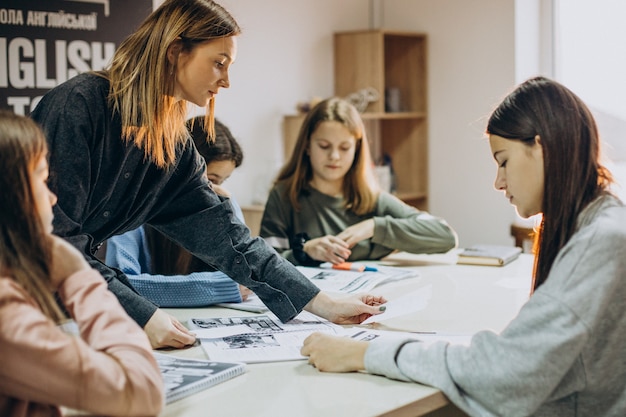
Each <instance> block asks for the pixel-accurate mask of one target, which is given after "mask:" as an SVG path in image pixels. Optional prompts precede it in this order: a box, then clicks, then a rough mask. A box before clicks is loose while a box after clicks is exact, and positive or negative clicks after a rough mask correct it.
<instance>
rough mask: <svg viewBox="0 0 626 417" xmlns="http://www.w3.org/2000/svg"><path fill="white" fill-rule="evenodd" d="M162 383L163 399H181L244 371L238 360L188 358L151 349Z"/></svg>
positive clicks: (170, 400) (243, 365)
mask: <svg viewBox="0 0 626 417" xmlns="http://www.w3.org/2000/svg"><path fill="white" fill-rule="evenodd" d="M153 354H154V357H155V358H156V360H157V363H158V364H159V368H160V369H161V375H162V376H163V382H164V385H165V403H166V404H169V403H171V402H173V401H176V400H180V399H181V398H185V397H187V396H189V395H191V394H194V393H196V392H199V391H202V390H205V389H207V388H209V387H212V386H213V385H216V384H219V383H220V382H224V381H226V380H229V379H231V378H234V377H236V376H237V375H241V374H243V373H244V372H245V371H246V365H245V364H244V363H240V362H218V361H210V360H203V359H188V358H181V357H180V356H173V355H166V354H164V353H158V352H153Z"/></svg>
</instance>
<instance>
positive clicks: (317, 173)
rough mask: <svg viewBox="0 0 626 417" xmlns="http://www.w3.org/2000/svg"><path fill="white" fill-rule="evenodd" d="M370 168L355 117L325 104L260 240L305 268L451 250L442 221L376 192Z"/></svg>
mask: <svg viewBox="0 0 626 417" xmlns="http://www.w3.org/2000/svg"><path fill="white" fill-rule="evenodd" d="M372 166H373V163H372V160H371V156H370V150H369V145H368V141H367V137H366V133H365V128H364V126H363V121H362V120H361V117H360V115H359V113H358V111H357V110H356V109H355V108H354V106H352V105H351V104H350V103H348V102H347V101H345V100H342V99H340V98H330V99H327V100H324V101H322V102H321V103H319V104H318V105H316V106H315V107H314V108H313V109H312V110H311V111H310V112H309V113H308V115H307V117H306V119H305V120H304V123H303V125H302V127H301V129H300V133H299V135H298V140H297V142H296V145H295V148H294V151H293V154H292V156H291V159H290V160H289V161H288V162H287V163H286V164H285V166H284V167H283V168H282V170H281V171H280V173H279V175H278V178H277V180H276V183H275V185H274V188H273V189H272V190H271V192H270V196H269V199H268V201H267V204H266V206H265V212H264V214H263V220H262V223H261V237H263V238H265V240H266V241H267V242H268V243H270V244H271V245H272V246H273V247H274V249H276V250H277V251H278V252H280V253H282V255H283V256H284V257H285V258H287V259H289V260H290V261H291V262H292V263H294V264H303V265H315V264H317V263H320V262H332V263H335V264H336V263H341V262H344V261H348V260H349V261H357V260H364V259H380V258H382V257H384V256H386V255H388V254H390V253H391V252H393V251H394V250H402V251H407V252H412V253H434V252H446V251H448V250H450V249H452V248H454V247H455V246H456V242H457V237H456V233H455V232H454V230H452V228H451V227H450V226H449V225H448V224H447V223H446V222H445V221H444V220H442V219H439V218H436V217H434V216H432V215H430V214H429V213H427V212H424V211H419V210H417V209H415V208H414V207H411V206H408V205H407V204H405V203H403V202H402V201H400V200H399V199H398V198H396V197H394V196H393V195H391V194H389V193H386V192H383V191H381V190H380V189H379V187H378V184H377V181H376V179H375V177H374V175H373V170H372Z"/></svg>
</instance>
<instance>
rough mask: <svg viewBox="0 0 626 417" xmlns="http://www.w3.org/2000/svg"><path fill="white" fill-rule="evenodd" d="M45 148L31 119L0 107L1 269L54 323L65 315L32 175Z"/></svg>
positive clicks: (42, 135) (41, 133)
mask: <svg viewBox="0 0 626 417" xmlns="http://www.w3.org/2000/svg"><path fill="white" fill-rule="evenodd" d="M46 154H47V145H46V139H45V137H44V134H43V132H42V131H41V129H40V128H39V126H37V124H36V123H35V122H34V121H33V120H32V119H29V118H27V117H24V116H18V115H15V114H14V113H12V112H9V111H7V110H0V166H1V167H2V175H0V190H2V198H0V274H2V275H3V276H8V277H11V278H12V279H13V280H15V281H16V282H17V283H18V284H19V285H20V286H22V287H23V288H24V289H25V290H26V292H28V294H30V296H31V297H33V298H34V299H35V301H36V302H37V304H39V307H40V308H41V310H42V311H43V312H44V314H45V315H46V316H48V317H50V318H51V319H52V320H53V321H54V322H56V323H58V322H60V321H62V320H63V319H64V318H65V317H64V315H63V313H61V310H60V308H59V306H58V305H57V302H56V300H55V299H54V297H53V289H52V286H51V284H50V265H51V262H52V248H51V243H50V239H49V237H48V235H47V233H46V232H45V229H44V227H43V224H42V223H41V221H40V217H39V212H38V210H37V206H36V202H35V198H34V196H33V192H32V186H31V181H30V176H31V173H32V172H33V171H34V170H35V167H36V165H37V162H38V161H39V159H40V158H41V157H42V156H45V155H46Z"/></svg>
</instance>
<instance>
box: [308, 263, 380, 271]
mask: <svg viewBox="0 0 626 417" xmlns="http://www.w3.org/2000/svg"><path fill="white" fill-rule="evenodd" d="M320 268H327V269H339V270H342V271H357V272H363V271H365V272H378V268H376V267H373V266H369V265H363V264H358V263H354V262H342V263H340V264H331V263H330V262H324V263H323V264H321V265H320Z"/></svg>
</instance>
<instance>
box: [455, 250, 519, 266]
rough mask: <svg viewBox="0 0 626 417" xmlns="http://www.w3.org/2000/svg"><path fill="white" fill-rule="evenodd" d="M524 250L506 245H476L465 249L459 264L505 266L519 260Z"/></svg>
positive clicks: (460, 255)
mask: <svg viewBox="0 0 626 417" xmlns="http://www.w3.org/2000/svg"><path fill="white" fill-rule="evenodd" d="M520 253H522V248H519V247H517V246H504V245H474V246H470V247H468V248H465V249H464V250H463V251H462V252H461V253H460V254H459V259H458V261H457V263H458V264H466V265H488V266H503V265H506V264H508V263H509V262H511V261H513V260H515V259H517V257H518V256H519V254H520Z"/></svg>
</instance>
